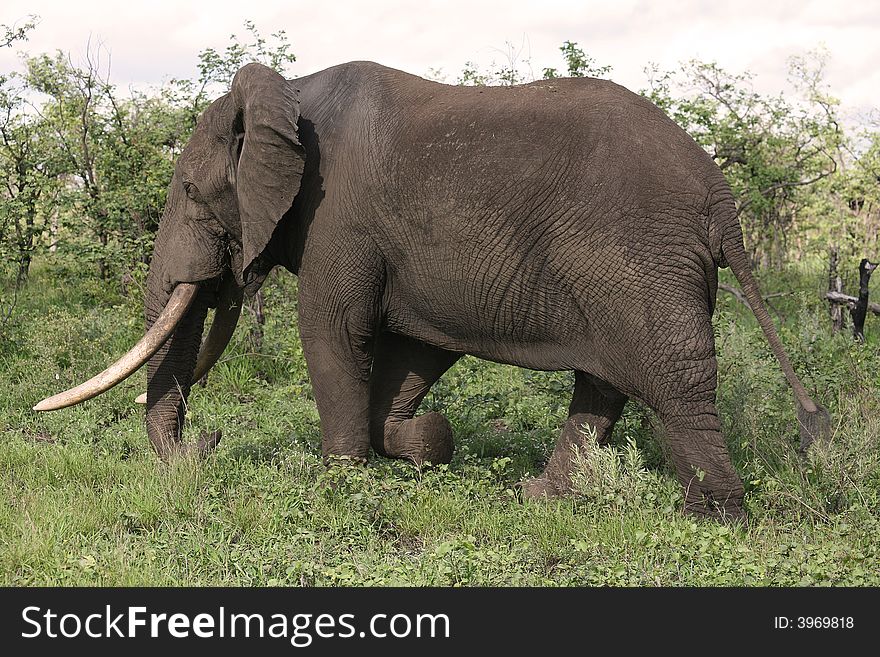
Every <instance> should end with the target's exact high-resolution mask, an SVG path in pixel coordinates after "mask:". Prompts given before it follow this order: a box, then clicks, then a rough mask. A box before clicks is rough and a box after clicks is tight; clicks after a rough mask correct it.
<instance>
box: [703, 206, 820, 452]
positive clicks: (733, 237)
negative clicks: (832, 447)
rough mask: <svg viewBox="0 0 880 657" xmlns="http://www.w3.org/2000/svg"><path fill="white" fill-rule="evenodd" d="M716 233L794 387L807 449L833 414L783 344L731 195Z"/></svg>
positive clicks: (713, 216) (713, 225) (718, 215)
mask: <svg viewBox="0 0 880 657" xmlns="http://www.w3.org/2000/svg"><path fill="white" fill-rule="evenodd" d="M712 236H714V237H716V238H717V239H716V240H715V241H716V244H714V245H713V247H715V248H713V252H715V254H716V255H715V260H716V262H717V263H718V264H719V266H724V265H725V264H726V265H727V266H729V267H730V269H731V271H732V272H733V275H734V276H735V277H736V280H737V281H738V282H739V284H740V287H741V288H742V291H743V294H744V295H745V298H746V300H747V301H748V302H749V307H750V308H751V309H752V313H754V315H755V319H757V320H758V324H760V326H761V329H762V330H763V331H764V336H765V337H766V338H767V342H768V343H770V349H771V351H772V352H773V355H774V356H776V360H778V361H779V365H780V366H781V368H782V372H783V374H785V378H786V380H787V381H788V383H789V385H790V386H791V388H792V390H793V391H794V396H795V401H796V403H797V416H798V424H799V425H800V436H801V450H802V451H805V450H806V449H807V447H809V446H810V444H811V443H812V442H813V441H814V440H816V439H818V438H822V439H825V440H827V439H828V438H829V437H830V434H831V417H830V416H829V414H828V411H827V410H826V409H825V408H824V407H822V406H820V405H819V404H817V403H816V402H814V401H813V400H812V399H811V398H810V395H809V394H808V393H807V391H806V389H805V388H804V385H803V383H801V380H800V379H799V378H798V376H797V374H796V373H795V371H794V368H793V367H792V365H791V361H790V360H789V359H788V355H787V354H786V353H785V349H784V348H783V347H782V342H781V341H780V339H779V335H778V334H777V332H776V328H775V327H774V326H773V320H772V319H771V318H770V313H768V312H767V307H766V306H765V305H764V299H763V297H762V296H761V291H760V289H759V288H758V284H757V282H756V281H755V277H754V276H753V275H752V268H751V266H750V265H749V258H748V255H747V254H746V250H745V247H744V246H743V235H742V229H741V228H740V225H739V220H738V218H737V214H736V207H735V205H734V203H733V198H732V197H727V198H725V199H723V201H722V202H720V203H717V204H715V205H714V206H713V207H712V212H711V213H710V237H712Z"/></svg>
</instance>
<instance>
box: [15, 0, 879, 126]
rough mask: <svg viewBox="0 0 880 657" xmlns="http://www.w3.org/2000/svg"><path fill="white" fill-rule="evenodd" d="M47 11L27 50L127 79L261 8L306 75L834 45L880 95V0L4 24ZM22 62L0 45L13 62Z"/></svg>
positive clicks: (117, 1) (304, 12)
mask: <svg viewBox="0 0 880 657" xmlns="http://www.w3.org/2000/svg"><path fill="white" fill-rule="evenodd" d="M31 13H35V14H38V15H39V16H40V17H41V22H40V25H39V26H38V27H37V29H36V30H35V31H34V32H33V33H32V36H31V38H30V40H29V41H28V42H27V43H26V44H24V45H23V46H18V47H17V49H18V50H27V51H28V52H30V53H32V54H36V53H38V52H47V51H48V52H51V51H54V50H55V49H58V48H60V49H62V50H65V51H71V52H72V53H73V54H74V56H75V57H76V56H82V55H83V53H84V52H85V48H86V43H87V41H88V40H89V38H91V39H92V41H93V42H94V41H101V42H103V44H104V45H105V46H106V48H107V49H108V50H109V51H110V53H111V55H112V81H113V82H115V83H117V84H119V85H122V86H126V85H128V84H135V85H142V84H147V83H159V82H161V81H162V80H164V79H167V78H168V77H189V76H192V75H194V74H195V71H196V68H195V65H196V62H197V58H196V56H197V53H198V52H199V51H200V50H201V49H203V48H205V47H208V46H211V47H214V48H216V49H218V50H222V49H223V48H224V47H225V46H226V45H227V43H228V39H229V35H230V34H232V33H235V34H238V35H239V37H240V38H242V39H243V40H246V39H244V37H245V36H246V33H245V29H244V27H243V23H244V21H245V19H251V20H253V21H254V22H255V23H256V25H257V27H258V28H259V30H260V31H261V33H262V34H263V35H264V36H268V35H269V34H271V33H272V32H274V31H276V30H278V29H284V30H286V32H287V35H288V38H289V41H290V43H291V50H292V51H293V52H294V53H295V54H296V56H297V62H296V63H295V64H294V65H293V66H292V67H291V69H290V73H292V74H294V75H305V74H307V73H310V72H313V71H317V70H320V69H323V68H326V67H328V66H331V65H333V64H338V63H341V62H345V61H350V60H354V59H369V60H373V61H377V62H380V63H382V64H386V65H388V66H394V67H396V68H401V69H403V70H406V71H410V72H412V73H416V74H418V75H425V74H427V73H428V71H429V69H431V68H442V69H443V71H444V72H445V73H446V74H447V75H448V77H449V81H454V79H455V78H456V77H457V75H458V74H459V73H460V71H461V69H462V67H463V65H464V63H465V62H466V61H468V60H472V61H476V62H477V63H479V64H482V65H484V66H485V65H487V64H489V63H490V62H491V61H492V60H493V59H494V60H496V61H499V62H503V61H506V55H505V52H506V46H505V43H506V42H511V43H513V44H514V45H515V46H516V47H517V48H519V47H520V46H522V47H523V50H522V53H521V58H525V57H528V56H531V60H532V66H533V68H534V71H535V73H536V74H539V73H540V71H541V69H542V68H543V67H544V66H555V67H557V68H560V69H562V68H563V65H562V61H561V57H560V55H559V52H558V47H559V45H560V44H561V43H562V42H563V41H565V40H566V39H569V40H572V41H576V42H577V43H578V44H579V45H580V47H582V48H583V49H584V50H585V51H586V52H587V53H588V54H589V55H591V56H592V57H594V58H595V59H596V60H597V62H598V63H600V64H610V65H612V66H613V67H614V70H613V72H612V75H611V77H612V79H614V80H615V81H617V82H619V83H621V84H623V85H625V86H627V87H629V88H631V89H633V90H638V89H639V88H642V87H644V86H645V84H646V78H645V75H644V73H643V72H642V70H643V68H644V66H645V65H646V64H647V63H648V62H649V61H653V62H657V63H658V64H660V65H661V67H662V68H675V67H676V66H677V65H678V63H679V62H681V61H685V60H688V59H690V58H694V57H696V58H700V59H703V60H715V61H717V62H718V63H719V64H720V65H721V66H722V67H724V68H727V69H728V70H731V71H737V72H738V71H743V70H745V69H748V70H750V71H752V72H753V73H755V74H756V79H755V87H756V89H757V90H758V91H761V92H765V93H775V92H778V91H781V90H783V89H784V88H785V77H786V70H787V69H786V58H787V57H788V56H790V55H794V54H804V53H805V52H806V51H808V50H811V49H814V48H816V47H817V46H820V45H824V46H825V47H827V49H828V50H829V51H830V54H831V61H830V63H829V66H828V70H827V79H828V81H829V83H830V87H831V91H832V92H833V93H834V94H835V95H836V96H837V97H839V98H841V100H842V101H843V104H844V108H845V109H846V110H847V111H848V112H850V113H853V112H863V111H867V110H869V109H871V108H877V107H880V2H878V0H845V1H844V0H813V1H805V0H800V1H798V0H788V1H785V0H733V1H729V0H714V1H713V0H653V1H652V0H618V1H616V2H615V1H605V2H601V1H598V0H579V1H576V0H531V1H529V0H446V1H443V0H416V1H413V2H406V1H404V0H372V1H368V2H356V1H355V0H311V1H310V2H303V1H301V0H245V1H241V0H236V1H232V0H195V1H189V0H151V1H149V2H144V1H143V0H3V3H2V5H0V23H4V24H7V25H11V24H13V23H15V22H16V21H21V20H23V19H24V18H25V17H26V16H27V15H28V14H31ZM17 66H18V60H17V56H16V54H15V51H14V50H13V49H9V48H6V49H2V50H0V70H9V69H11V68H16V67H17Z"/></svg>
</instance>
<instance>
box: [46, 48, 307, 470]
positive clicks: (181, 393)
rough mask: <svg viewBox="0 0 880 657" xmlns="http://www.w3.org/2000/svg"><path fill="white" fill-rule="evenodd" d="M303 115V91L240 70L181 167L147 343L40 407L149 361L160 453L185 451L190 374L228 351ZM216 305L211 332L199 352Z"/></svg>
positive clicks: (298, 167)
mask: <svg viewBox="0 0 880 657" xmlns="http://www.w3.org/2000/svg"><path fill="white" fill-rule="evenodd" d="M298 119H299V107H298V99H297V92H296V90H295V89H293V88H292V87H291V86H290V84H289V83H288V82H287V81H286V80H285V79H284V78H283V77H281V76H280V75H279V74H278V73H276V72H275V71H273V70H271V69H269V68H266V67H265V66H262V65H260V64H249V65H247V66H245V67H244V68H242V69H241V70H240V71H239V72H238V73H237V74H236V76H235V78H234V79H233V81H232V88H231V90H230V91H229V93H227V94H226V95H224V96H222V97H221V98H219V99H217V100H216V101H214V102H213V103H212V104H211V105H210V106H209V107H208V108H207V109H206V110H205V112H204V113H203V114H202V116H201V117H200V119H199V121H198V125H197V126H196V128H195V131H194V132H193V135H192V138H191V139H190V141H189V143H188V144H187V146H186V147H185V148H184V150H183V153H181V155H180V157H179V158H178V161H177V165H176V167H175V169H174V175H173V177H172V179H171V185H170V187H169V189H168V199H167V202H166V205H165V211H164V213H163V215H162V219H161V221H160V223H159V233H158V235H157V236H156V244H155V250H154V254H153V259H152V262H151V264H150V272H149V275H148V277H147V296H146V300H145V313H146V329H147V330H146V334H145V336H144V338H143V339H142V340H141V341H140V342H139V343H138V344H137V345H136V346H135V347H134V348H133V349H132V350H131V351H129V352H128V354H126V355H125V356H123V357H122V358H121V359H120V360H119V361H117V362H116V363H114V364H113V365H112V366H110V368H108V369H107V370H105V371H104V372H102V373H101V374H99V375H97V376H96V377H93V378H92V379H90V380H89V381H87V382H86V383H84V384H82V385H80V386H77V387H76V388H73V389H71V390H68V391H66V392H63V393H60V394H58V395H55V396H54V397H50V398H49V399H46V400H43V401H42V402H40V403H39V404H38V405H37V406H35V407H34V408H35V409H36V410H53V409H56V408H63V407H65V406H70V405H72V404H76V403H79V402H81V401H85V400H86V399H89V398H91V397H94V396H95V395H98V394H101V393H102V392H104V391H106V390H108V389H109V388H110V387H112V386H114V385H116V384H117V383H119V382H120V381H122V380H123V379H124V378H126V377H127V376H129V375H130V374H132V373H133V372H134V371H136V370H137V369H138V368H139V367H140V366H141V365H143V363H144V362H148V369H147V432H148V434H149V436H150V441H151V443H152V445H153V447H154V448H155V449H156V451H157V452H158V453H159V455H160V456H161V457H163V458H166V457H167V456H169V455H170V454H171V452H172V451H174V450H175V449H176V448H177V446H178V445H179V444H180V438H181V427H182V424H183V418H184V414H185V405H186V398H187V395H188V394H189V389H190V386H191V384H192V383H193V381H194V379H193V375H194V374H195V375H196V376H201V375H202V374H204V373H205V372H206V371H207V369H209V368H210V366H211V365H212V364H213V363H214V362H216V360H217V358H218V357H219V356H220V354H221V353H222V352H223V349H224V348H225V347H226V345H227V344H228V342H229V339H230V337H231V335H232V331H233V329H234V327H235V322H236V321H237V319H238V311H239V310H240V303H241V298H242V292H243V291H244V290H247V289H249V288H250V289H255V288H256V287H257V286H259V283H260V281H261V280H262V276H264V275H265V269H264V268H263V267H262V265H261V256H262V254H263V252H264V250H265V249H266V247H267V245H268V243H269V240H270V238H271V237H272V233H273V231H274V230H275V227H276V225H277V224H278V222H279V221H280V219H281V217H282V216H283V215H284V213H285V212H286V211H287V210H288V209H289V208H290V207H291V204H292V203H293V199H294V197H295V196H296V193H297V191H298V190H299V186H300V180H301V178H302V172H303V165H304V151H303V148H302V145H301V144H300V141H299V136H298V134H297V121H298ZM214 303H216V304H217V308H218V311H217V314H216V316H215V321H214V325H213V326H212V328H211V331H210V332H209V334H208V337H207V339H206V340H205V344H204V345H202V346H201V351H199V346H200V344H201V337H202V329H203V325H204V321H205V316H206V314H207V309H208V307H209V306H211V305H213V304H214ZM197 361H198V365H197Z"/></svg>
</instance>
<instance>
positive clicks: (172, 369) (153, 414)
mask: <svg viewBox="0 0 880 657" xmlns="http://www.w3.org/2000/svg"><path fill="white" fill-rule="evenodd" d="M151 273H152V272H151ZM158 278H159V277H158V276H155V277H153V276H150V278H149V279H148V281H147V298H146V302H145V306H144V311H145V315H146V328H147V331H149V330H150V329H151V328H152V326H153V325H154V323H155V322H156V321H157V318H158V317H159V315H160V314H161V313H162V310H163V309H164V308H165V305H166V304H167V303H168V299H169V295H168V294H167V293H166V292H165V291H164V290H163V289H162V286H161V284H160V283H159V281H158ZM207 313H208V299H207V293H206V291H205V290H204V289H199V291H198V293H197V294H196V298H195V299H194V300H193V302H192V304H191V305H190V307H189V310H188V311H187V312H186V314H185V315H184V316H183V317H182V318H181V320H180V321H179V322H178V324H177V326H176V327H175V329H174V331H173V332H172V333H171V336H170V337H169V338H168V340H166V341H165V343H164V344H163V345H162V346H161V347H160V348H159V350H158V351H156V353H155V354H153V356H152V357H151V358H150V360H149V361H148V362H147V435H148V436H149V438H150V443H151V444H152V446H153V449H154V450H155V451H156V453H157V454H158V455H159V457H160V458H162V459H163V460H168V459H169V458H170V457H171V456H172V455H173V454H174V452H175V451H177V450H179V448H180V447H181V436H182V429H183V421H184V417H185V415H186V400H187V397H188V395H189V390H190V386H191V384H192V375H193V370H194V369H195V364H196V356H197V354H198V351H199V345H200V344H201V341H202V328H203V327H204V323H205V317H206V315H207Z"/></svg>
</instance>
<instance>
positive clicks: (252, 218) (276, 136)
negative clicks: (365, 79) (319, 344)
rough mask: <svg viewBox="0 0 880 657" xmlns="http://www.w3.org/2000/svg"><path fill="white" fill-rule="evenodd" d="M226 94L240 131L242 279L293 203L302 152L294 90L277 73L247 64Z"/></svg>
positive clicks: (238, 182) (238, 185) (238, 174)
mask: <svg viewBox="0 0 880 657" xmlns="http://www.w3.org/2000/svg"><path fill="white" fill-rule="evenodd" d="M230 93H231V95H232V99H233V102H234V103H235V107H236V111H237V117H240V122H239V120H238V119H237V120H236V122H237V124H238V128H239V129H242V128H243V130H244V140H243V143H242V147H241V155H240V156H239V160H238V170H237V172H236V185H235V186H236V193H237V196H238V210H239V215H240V216H241V246H242V265H241V267H242V270H241V273H242V277H243V278H244V277H245V275H246V274H247V272H248V269H249V267H250V266H251V265H252V264H253V262H254V260H256V259H257V258H258V257H259V255H260V254H261V253H262V252H263V249H265V248H266V245H267V244H268V243H269V240H270V239H271V237H272V233H273V232H274V230H275V226H276V225H277V224H278V222H279V221H280V220H281V217H282V216H283V215H284V213H285V212H287V210H288V209H289V208H290V206H291V205H292V204H293V199H294V197H295V196H296V194H297V192H298V191H299V186H300V181H301V179H302V173H303V165H304V163H305V151H304V150H303V147H302V144H300V141H299V135H298V134H297V121H298V120H299V99H298V92H297V91H296V90H295V89H293V88H292V87H291V86H290V84H288V82H287V81H286V80H285V79H284V78H283V77H282V76H281V75H279V74H278V73H276V72H275V71H273V70H272V69H270V68H268V67H266V66H263V65H262V64H248V65H247V66H244V67H243V68H242V69H241V70H239V71H238V73H236V74H235V78H234V79H233V80H232V91H231V92H230Z"/></svg>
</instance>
